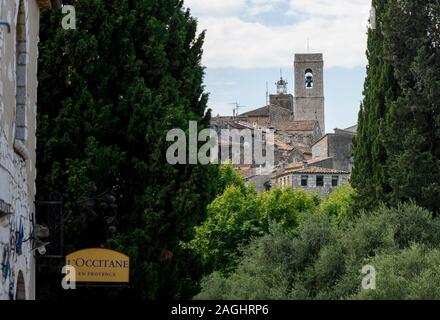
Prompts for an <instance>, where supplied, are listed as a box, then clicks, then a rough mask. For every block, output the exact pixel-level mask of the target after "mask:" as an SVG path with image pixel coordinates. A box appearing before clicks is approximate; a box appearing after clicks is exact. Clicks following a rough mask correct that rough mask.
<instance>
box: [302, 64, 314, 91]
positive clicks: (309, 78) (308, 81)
mask: <svg viewBox="0 0 440 320" xmlns="http://www.w3.org/2000/svg"><path fill="white" fill-rule="evenodd" d="M304 82H305V85H306V89H313V85H314V83H313V71H312V69H307V70H306V74H305V76H304Z"/></svg>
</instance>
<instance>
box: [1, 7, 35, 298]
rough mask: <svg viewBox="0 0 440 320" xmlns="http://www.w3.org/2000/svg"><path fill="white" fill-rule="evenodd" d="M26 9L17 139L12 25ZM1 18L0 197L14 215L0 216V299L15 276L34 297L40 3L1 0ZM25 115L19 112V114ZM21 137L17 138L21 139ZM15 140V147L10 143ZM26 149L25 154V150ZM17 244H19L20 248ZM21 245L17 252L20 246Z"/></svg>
mask: <svg viewBox="0 0 440 320" xmlns="http://www.w3.org/2000/svg"><path fill="white" fill-rule="evenodd" d="M20 1H23V8H24V12H25V16H24V21H25V30H26V32H25V35H26V44H25V45H23V46H22V48H21V49H20V52H25V53H26V54H22V55H20V58H19V59H20V61H22V62H21V63H23V62H25V63H26V69H25V74H22V75H20V77H19V78H20V79H21V81H24V83H25V85H26V88H25V90H24V95H25V115H24V116H25V117H26V132H27V136H26V140H21V141H17V140H16V126H15V124H16V116H17V108H16V93H17V85H16V83H17V82H16V81H17V76H16V64H17V62H16V28H17V14H18V8H19V2H20ZM0 19H2V20H6V21H8V22H9V23H10V24H11V33H9V34H8V33H7V29H6V27H1V28H0V200H3V201H5V202H6V203H8V204H10V205H11V206H12V211H13V215H10V216H8V217H5V218H1V219H0V300H5V299H15V298H16V292H17V282H18V280H17V279H18V276H19V273H20V272H21V273H22V274H23V277H24V284H25V295H26V299H34V298H35V258H34V252H33V251H31V245H32V242H31V241H27V242H23V243H21V240H26V239H29V238H30V236H31V233H32V228H33V227H32V221H33V220H34V215H35V207H34V198H35V192H36V190H35V177H36V169H35V158H36V157H35V148H36V138H35V127H36V102H37V56H38V31H39V6H38V4H37V1H36V0H0ZM19 82H20V81H19ZM22 116H23V115H22ZM19 143H21V144H19ZM14 145H15V147H14ZM24 154H25V156H24ZM20 248H21V250H20ZM20 251H21V252H20Z"/></svg>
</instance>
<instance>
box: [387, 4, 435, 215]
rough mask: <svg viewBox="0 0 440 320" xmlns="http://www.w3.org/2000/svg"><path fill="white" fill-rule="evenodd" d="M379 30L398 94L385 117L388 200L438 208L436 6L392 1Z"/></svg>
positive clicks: (433, 209)
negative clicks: (384, 38)
mask: <svg viewBox="0 0 440 320" xmlns="http://www.w3.org/2000/svg"><path fill="white" fill-rule="evenodd" d="M390 7H391V10H390V14H389V16H388V21H389V23H388V25H387V28H386V30H385V33H386V36H387V42H388V43H389V44H390V45H389V50H390V52H391V54H392V57H393V65H394V68H395V75H396V78H397V80H398V82H399V86H400V88H401V94H400V96H399V97H398V99H396V101H395V102H394V103H393V104H391V108H390V112H389V115H388V117H387V121H386V123H387V130H386V143H387V149H388V154H389V159H388V161H387V168H388V170H389V184H390V186H391V190H392V191H391V192H390V196H389V198H390V202H391V203H392V204H396V203H398V202H402V201H408V200H414V201H416V202H417V203H418V204H419V205H421V206H423V207H426V208H428V209H430V210H431V211H433V212H438V210H439V207H440V206H439V204H438V199H440V135H439V133H440V102H439V101H440V48H439V46H440V41H439V40H440V27H439V21H440V4H439V3H438V1H433V0H428V1H421V0H415V1H414V0H412V1H407V0H406V1H393V2H392V3H391V4H390Z"/></svg>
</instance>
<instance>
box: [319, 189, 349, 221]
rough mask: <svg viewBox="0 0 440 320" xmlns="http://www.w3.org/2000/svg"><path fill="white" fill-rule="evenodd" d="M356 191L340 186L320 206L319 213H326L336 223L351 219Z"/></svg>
mask: <svg viewBox="0 0 440 320" xmlns="http://www.w3.org/2000/svg"><path fill="white" fill-rule="evenodd" d="M355 196H356V191H355V190H354V189H353V188H352V187H350V186H340V187H339V188H338V189H336V190H335V191H333V192H332V193H331V194H330V195H329V196H328V197H327V198H326V199H324V201H323V202H322V203H321V204H320V206H319V208H320V210H321V212H324V213H326V214H327V215H329V216H330V217H331V219H332V220H333V221H335V222H336V223H338V224H339V223H343V222H344V221H347V220H349V219H350V218H351V215H352V212H353V202H354V198H355Z"/></svg>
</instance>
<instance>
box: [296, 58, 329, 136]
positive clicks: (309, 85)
mask: <svg viewBox="0 0 440 320" xmlns="http://www.w3.org/2000/svg"><path fill="white" fill-rule="evenodd" d="M294 71H295V107H294V118H295V120H317V121H318V122H319V126H320V127H321V131H322V134H325V110H324V61H323V57H322V53H305V54H295V70H294Z"/></svg>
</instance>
